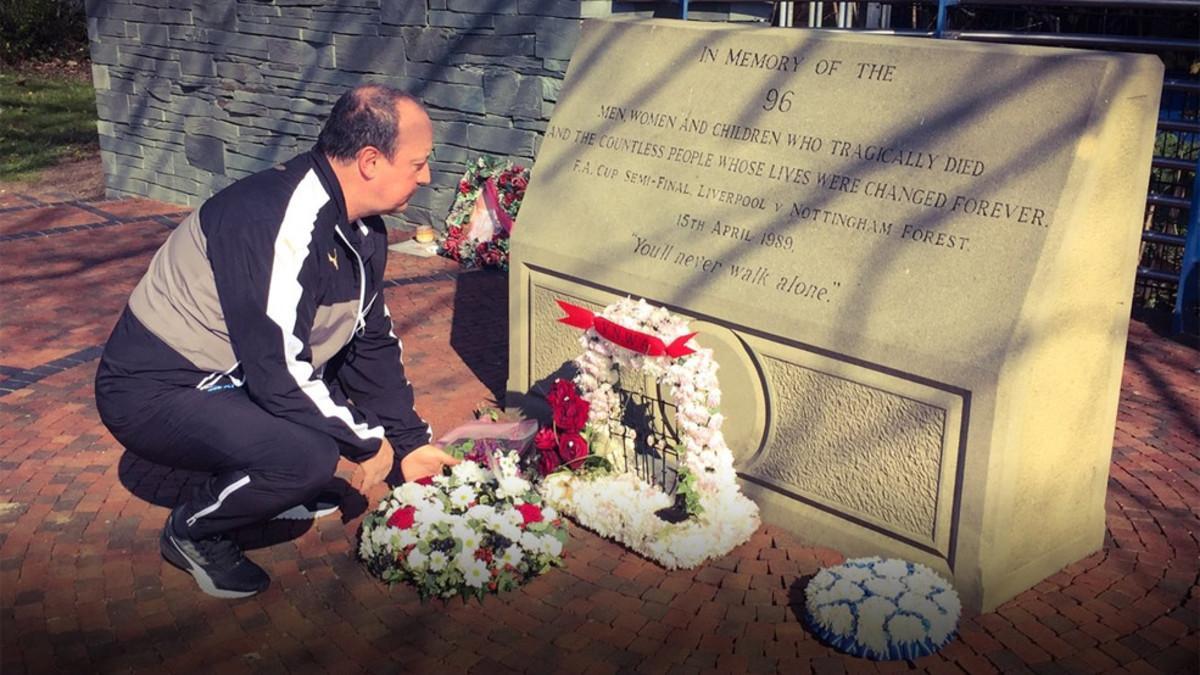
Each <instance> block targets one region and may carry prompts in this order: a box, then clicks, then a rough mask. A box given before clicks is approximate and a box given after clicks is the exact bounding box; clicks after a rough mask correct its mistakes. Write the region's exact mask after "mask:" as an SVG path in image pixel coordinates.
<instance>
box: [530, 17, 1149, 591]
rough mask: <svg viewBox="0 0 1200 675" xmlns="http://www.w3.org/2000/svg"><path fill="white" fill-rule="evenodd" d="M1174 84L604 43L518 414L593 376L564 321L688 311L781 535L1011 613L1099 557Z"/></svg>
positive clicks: (577, 95)
mask: <svg viewBox="0 0 1200 675" xmlns="http://www.w3.org/2000/svg"><path fill="white" fill-rule="evenodd" d="M1161 79H1162V66H1161V64H1160V63H1159V62H1158V60H1157V59H1155V58H1154V57H1148V56H1142V55H1131V54H1106V53H1099V52H1086V51H1075V50H1062V49H1046V48H1034V47H1024V46H1008V45H984V44H970V43H962V42H952V41H931V40H917V39H910V38H897V37H883V36H866V35H853V34H828V33H822V32H819V31H802V30H793V29H771V28H761V27H739V26H729V25H713V24H704V25H699V24H689V23H686V22H679V21H669V20H662V21H635V20H634V21H631V20H624V21H623V20H608V21H589V22H587V23H586V24H585V26H584V30H583V33H582V37H581V40H580V43H579V46H578V48H577V49H576V52H575V54H574V56H573V57H572V59H571V65H570V68H569V70H568V73H567V78H566V81H565V83H564V85H563V88H562V91H561V93H560V96H559V101H558V103H557V106H556V108H555V112H554V116H553V119H552V120H551V123H550V125H549V128H548V129H547V132H546V136H545V138H544V140H543V142H542V145H541V148H540V150H539V153H538V156H537V161H536V164H535V167H534V170H533V178H532V182H531V184H530V186H529V189H528V192H527V195H526V199H525V202H524V204H523V206H522V211H521V223H520V227H519V228H517V229H516V231H515V233H514V239H513V243H512V265H511V270H512V271H511V273H510V283H511V285H512V287H511V292H510V294H509V298H510V316H511V317H513V321H512V324H511V329H510V330H511V336H510V341H509V344H510V369H511V370H510V379H509V390H510V402H511V403H513V404H517V405H520V404H522V402H523V401H525V400H526V398H525V395H526V393H527V392H529V391H530V390H531V388H535V386H536V385H537V384H538V383H539V382H542V381H544V380H545V379H546V378H547V377H548V376H549V374H550V372H551V371H554V370H556V369H559V368H560V367H561V366H562V364H563V363H564V361H565V360H568V359H569V358H571V357H572V356H574V355H575V354H577V353H578V352H577V349H575V348H574V347H573V343H572V342H571V336H570V334H569V332H564V331H569V330H570V329H567V328H565V327H562V326H561V325H559V324H556V323H555V322H554V318H557V313H556V311H555V305H554V298H555V297H559V296H561V297H563V298H564V299H572V301H574V302H579V301H584V302H587V303H591V304H593V305H604V304H607V303H609V302H612V301H613V300H615V299H616V298H618V297H621V296H624V295H632V296H637V297H644V298H646V299H647V300H648V301H650V302H654V303H658V304H663V305H666V306H668V307H669V308H671V309H672V310H674V311H677V312H679V313H681V314H683V315H685V316H689V317H691V318H693V319H694V320H695V321H696V325H697V326H699V327H700V331H701V334H700V337H699V338H698V340H699V341H700V343H701V345H704V346H709V347H713V348H715V349H717V350H718V360H719V363H720V364H721V368H722V369H721V372H720V373H719V375H720V376H721V379H722V383H723V385H724V387H723V388H724V389H725V397H724V402H725V404H723V406H722V408H723V410H722V412H724V413H725V415H726V419H727V422H726V425H727V429H728V430H729V433H728V434H727V438H728V439H729V441H730V446H731V448H733V450H734V452H735V455H736V457H737V458H738V460H737V461H738V469H739V472H740V475H741V476H742V478H743V479H744V481H745V482H744V486H743V487H744V489H746V490H747V492H748V493H749V494H750V495H752V496H753V497H755V498H756V499H757V500H758V501H759V504H760V506H761V507H762V510H763V515H764V517H765V518H767V519H768V520H771V521H774V522H775V523H777V524H780V525H782V526H785V527H788V528H790V529H792V530H794V531H795V532H797V533H798V534H799V535H801V536H802V537H804V538H806V539H808V540H811V541H816V542H820V543H823V544H827V545H831V546H835V547H837V548H839V549H841V550H842V551H844V552H846V553H847V554H851V555H859V554H861V555H871V554H878V555H884V556H901V557H906V558H908V559H910V560H914V561H917V562H922V563H924V564H928V565H931V566H933V567H934V568H935V569H938V570H939V571H941V572H943V573H946V574H948V575H951V576H952V577H953V578H954V579H955V582H956V584H957V585H958V587H959V591H960V593H961V594H962V596H963V598H964V601H965V603H966V604H967V605H969V606H972V607H974V608H976V609H985V608H990V607H994V606H995V605H997V604H999V603H1000V602H1002V601H1004V600H1005V599H1007V598H1009V597H1012V596H1013V595H1015V594H1016V593H1018V592H1020V591H1021V590H1024V589H1025V588H1028V587H1030V586H1032V585H1033V584H1035V583H1037V582H1038V581H1040V580H1041V579H1043V578H1045V577H1046V576H1048V575H1049V574H1052V573H1053V572H1055V571H1056V570H1058V569H1060V568H1061V567H1063V566H1064V565H1066V564H1068V563H1070V562H1072V561H1074V560H1077V559H1079V558H1081V557H1083V556H1085V555H1087V554H1089V553H1090V552H1092V551H1094V550H1095V549H1097V548H1098V547H1099V546H1100V544H1101V543H1102V540H1103V532H1104V494H1105V489H1106V479H1107V474H1108V467H1109V461H1110V458H1111V447H1112V434H1113V427H1114V420H1115V415H1116V402H1117V393H1118V388H1119V379H1120V373H1121V369H1120V366H1121V358H1122V351H1123V347H1124V339H1125V334H1126V329H1127V321H1128V314H1129V305H1128V302H1129V298H1130V296H1131V289H1132V285H1133V280H1134V273H1135V267H1136V256H1137V249H1138V239H1139V235H1140V217H1141V213H1142V208H1143V205H1144V199H1145V186H1146V184H1147V178H1148V172H1149V162H1150V153H1151V148H1152V139H1153V131H1154V120H1155V117H1156V114H1157V105H1158V97H1159V89H1160V87H1161ZM529 398H530V399H536V396H534V397H529ZM730 406H733V408H732V409H726V408H730ZM739 406H740V407H739Z"/></svg>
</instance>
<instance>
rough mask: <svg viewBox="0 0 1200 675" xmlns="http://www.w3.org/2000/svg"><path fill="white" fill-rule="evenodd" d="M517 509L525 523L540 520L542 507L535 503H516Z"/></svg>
mask: <svg viewBox="0 0 1200 675" xmlns="http://www.w3.org/2000/svg"><path fill="white" fill-rule="evenodd" d="M517 510H518V511H520V512H521V517H522V518H524V519H525V523H524V524H525V525H528V524H530V523H540V522H542V509H541V508H539V507H538V505H537V504H529V503H525V504H518V505H517Z"/></svg>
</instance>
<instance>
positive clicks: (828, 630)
mask: <svg viewBox="0 0 1200 675" xmlns="http://www.w3.org/2000/svg"><path fill="white" fill-rule="evenodd" d="M804 595H805V614H806V618H807V620H808V624H809V626H810V627H811V628H812V629H813V632H814V633H816V635H817V637H819V638H821V639H823V640H824V641H826V642H828V643H829V644H831V645H833V646H834V647H835V648H837V649H840V650H841V651H844V652H846V653H849V654H853V655H854V656H861V657H865V658H868V659H873V660H876V661H880V660H901V659H905V660H907V659H917V658H920V657H922V656H927V655H929V654H932V653H934V652H936V651H938V650H939V649H941V648H942V647H944V646H945V645H946V643H948V642H949V641H950V639H951V638H953V637H954V632H955V630H956V629H957V628H958V618H959V614H960V613H961V612H962V605H961V604H960V602H959V599H958V593H957V592H955V590H954V588H953V587H952V586H951V585H950V583H949V582H947V581H946V580H945V579H943V578H942V577H941V576H939V575H938V574H937V573H936V572H934V571H933V570H931V569H929V568H928V567H925V566H924V565H918V564H916V563H910V562H906V561H904V560H898V559H895V558H889V559H887V560H883V559H880V558H877V557H872V558H854V559H852V560H847V561H846V562H844V563H842V564H841V565H836V566H834V567H827V568H825V569H823V570H821V571H820V572H818V573H817V574H816V576H814V577H813V578H812V580H811V581H809V582H808V587H807V588H805V590H804Z"/></svg>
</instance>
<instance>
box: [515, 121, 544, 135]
mask: <svg viewBox="0 0 1200 675" xmlns="http://www.w3.org/2000/svg"><path fill="white" fill-rule="evenodd" d="M547 119H549V117H547ZM549 125H550V123H549V122H547V121H546V120H513V128H515V129H527V130H529V131H536V132H537V133H539V134H541V133H545V131H546V127H547V126H549Z"/></svg>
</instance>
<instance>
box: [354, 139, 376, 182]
mask: <svg viewBox="0 0 1200 675" xmlns="http://www.w3.org/2000/svg"><path fill="white" fill-rule="evenodd" d="M382 159H383V153H382V152H380V151H379V149H378V148H376V147H375V146H373V145H368V146H366V147H365V148H363V149H361V150H359V151H358V154H357V155H356V156H355V162H356V164H357V165H358V173H359V175H360V176H362V178H363V180H371V179H373V178H375V176H376V175H377V174H378V172H379V162H380V161H381V160H382Z"/></svg>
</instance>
